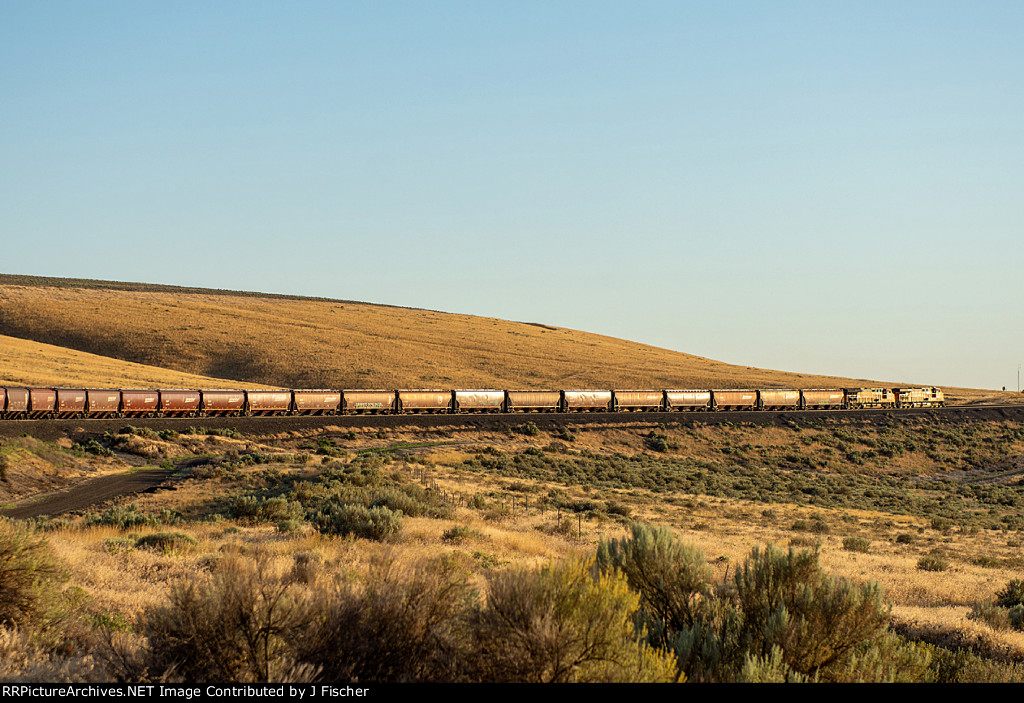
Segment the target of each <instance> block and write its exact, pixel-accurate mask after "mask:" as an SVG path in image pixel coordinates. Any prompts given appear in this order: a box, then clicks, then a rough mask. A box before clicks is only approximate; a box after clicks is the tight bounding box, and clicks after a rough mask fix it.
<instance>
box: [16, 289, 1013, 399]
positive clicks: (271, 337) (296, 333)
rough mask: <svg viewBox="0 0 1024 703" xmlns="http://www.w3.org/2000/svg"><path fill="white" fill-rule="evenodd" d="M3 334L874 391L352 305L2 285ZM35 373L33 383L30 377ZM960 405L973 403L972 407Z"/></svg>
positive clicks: (464, 318) (111, 346)
mask: <svg viewBox="0 0 1024 703" xmlns="http://www.w3.org/2000/svg"><path fill="white" fill-rule="evenodd" d="M0 334H5V335H9V336H11V337H17V338H21V339H26V340H34V341H38V342H45V343H47V344H53V345H58V346H61V347H66V348H68V349H72V350H77V351H81V352H88V353H90V354H95V355H98V356H102V357H109V358H112V359H118V360H121V361H128V362H134V363H136V364H144V365H147V366H151V367H161V368H164V369H168V370H171V371H174V372H177V373H178V374H193V375H199V376H206V377H211V378H219V379H232V380H233V381H235V382H238V383H242V384H245V385H253V384H267V385H272V386H284V387H305V388H311V387H343V388H395V387H435V386H436V387H453V386H459V387H464V388H469V387H484V388H487V387H491V388H517V387H519V388H568V387H597V388H609V387H619V388H628V387H634V388H709V387H723V388H729V387H749V386H784V387H786V386H788V387H803V388H808V387H816V386H817V387H836V386H847V385H864V384H869V383H871V381H867V380H865V379H849V378H836V377H827V376H815V375H805V374H796V373H785V372H779V371H771V370H766V369H757V368H752V367H745V366H734V365H730V364H725V363H722V362H718V361H714V360H711V359H706V358H702V357H698V356H693V355H690V354H684V353H680V352H676V351H671V350H668V349H661V348H658V347H652V346H648V345H644V344H638V343H636V342H630V341H628V340H623V339H616V338H612V337H605V336H601V335H596V334H590V333H587V332H580V331H577V330H570V329H561V328H554V327H550V326H547V325H542V324H537V323H521V322H508V321H505V320H499V319H494V318H486V317H475V316H471V315H455V314H449V313H442V312H435V311H429V310H419V309H412V308H400V307H393V306H385V305H373V304H367V303H358V302H351V301H338V300H324V299H314V298H299V297H292V296H281V295H264V294H258V293H237V292H230V291H220V290H205V289H196V288H174V287H171V286H156V285H147V284H134V283H109V282H102V281H81V280H71V279H52V278H38V277H26V276H0ZM32 368H33V369H35V370H36V372H38V369H39V366H38V365H34V366H33V367H32ZM20 375H21V376H25V375H27V371H24V370H23V371H21V372H20ZM8 376H9V377H10V378H11V380H12V381H13V380H14V378H13V376H11V374H10V372H8ZM896 380H897V381H906V382H916V383H922V384H924V383H928V381H927V380H926V379H896ZM49 382H51V383H58V382H65V380H64V378H63V376H60V377H59V378H55V379H53V380H51V381H49ZM66 382H69V383H70V382H71V381H70V379H67V381H66ZM181 384H183V385H195V383H194V382H186V381H181V382H180V383H179V385H181ZM217 385H221V386H222V385H223V383H218V384H217ZM961 395H962V396H963V397H970V398H972V399H974V398H975V396H976V395H977V394H975V395H974V396H972V395H971V394H966V395H965V394H961ZM1011 395H1012V394H1011Z"/></svg>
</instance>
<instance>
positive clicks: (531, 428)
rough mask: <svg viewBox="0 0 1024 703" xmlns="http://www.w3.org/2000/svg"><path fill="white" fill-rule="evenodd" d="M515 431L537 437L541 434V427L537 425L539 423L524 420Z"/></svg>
mask: <svg viewBox="0 0 1024 703" xmlns="http://www.w3.org/2000/svg"><path fill="white" fill-rule="evenodd" d="M515 431H516V432H518V433H519V434H521V435H526V436H527V437H536V436H537V435H539V434H540V428H539V427H537V423H535V422H524V423H523V424H522V425H519V427H517V428H516V430H515Z"/></svg>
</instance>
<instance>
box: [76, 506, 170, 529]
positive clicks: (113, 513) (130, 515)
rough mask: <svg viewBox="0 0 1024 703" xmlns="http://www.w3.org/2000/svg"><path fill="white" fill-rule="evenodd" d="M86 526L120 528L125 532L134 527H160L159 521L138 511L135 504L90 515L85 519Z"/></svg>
mask: <svg viewBox="0 0 1024 703" xmlns="http://www.w3.org/2000/svg"><path fill="white" fill-rule="evenodd" d="M85 522H86V524H87V525H114V526H115V527H120V528H121V529H122V530H127V529H129V528H134V527H157V526H159V525H160V519H159V518H157V517H154V516H152V515H147V514H146V513H143V512H140V511H139V506H138V505H137V504H136V503H132V504H131V505H129V506H127V507H125V506H122V505H118V506H115V507H113V508H109V509H107V510H104V511H103V514H101V515H100V516H98V517H97V516H96V515H95V514H93V515H90V516H88V517H87V518H86V521H85Z"/></svg>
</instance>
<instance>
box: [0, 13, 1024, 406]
mask: <svg viewBox="0 0 1024 703" xmlns="http://www.w3.org/2000/svg"><path fill="white" fill-rule="evenodd" d="M1022 37H1024V3H1021V2H1019V0H1013V1H1009V2H971V3H968V2H955V3H954V2H941V1H937V0H930V1H928V2H847V3H840V2H821V1H820V0H816V1H813V2H781V1H780V2H764V1H760V0H759V1H757V2H742V1H735V2H728V3H712V2H702V3H695V2H683V1H681V0H673V1H670V2H653V1H652V2H639V3H637V2H629V3H627V2H615V3H611V2H595V1H588V2H572V3H569V2H524V1H522V0H518V1H515V2H512V1H510V2H485V1H472V2H470V1H467V2H441V1H438V2H412V1H410V2H390V1H388V0H376V1H374V2H358V3H357V2H342V1H340V0H335V1H329V2H328V1H325V2H304V1H301V0H299V1H295V0H290V1H289V2H257V1H255V0H246V1H244V2H226V1H218V2H212V3H211V2H182V1H175V2H164V3H156V2H137V1H135V0H131V1H129V0H124V1H122V2H103V1H98V0H90V1H89V2H77V1H74V2H71V1H69V2H50V1H46V0H31V1H30V2H21V1H15V0H5V1H4V2H2V3H0V66H2V70H0V163H2V164H3V168H2V169H0V241H2V242H3V248H2V250H0V251H2V253H0V272H5V273H24V274H35V275H46V276H70V277H83V278H102V279H114V280H136V281H146V282H154V283H169V284H181V285H196V286H208V287H217V288H231V289H246V290H262V291H270V292H282V293H296V294H308V295H317V296H328V297H337V298H346V299H354V300H365V301H369V302H381V303H393V304H398V305H406V306H413V307H424V308H431V309H438V310H445V311H451V312H462V313H471V314H477V315H486V316H494V317H501V318H506V319H513V320H526V321H539V322H545V323H550V324H554V325H560V326H565V327H572V328H576V329H584V330H588V331H593V332H600V333H604V334H609V335H614V336H617V337H625V338H630V339H635V340H637V341H642V342H646V343H651V344H656V345H659V346H663V347H668V348H671V349H677V350H680V351H685V352H690V353H695V354H700V355H703V356H708V357H712V358H716V359H721V360H724V361H729V362H733V363H742V364H748V365H752V366H763V367H769V368H779V369H785V370H794V371H808V372H820V373H832V374H838V375H848V376H854V377H865V378H875V379H882V380H893V381H908V382H918V383H929V384H932V383H934V384H939V385H966V386H975V387H988V388H998V387H1000V386H1002V385H1006V386H1007V387H1009V388H1011V389H1012V388H1015V386H1016V382H1017V381H1016V374H1017V364H1018V363H1019V362H1022V361H1024V327H1022V325H1021V316H1020V310H1021V308H1022V305H1024V275H1022V274H1024V261H1022V259H1024V257H1022V254H1024V239H1022V235H1024V229H1022V224H1024V40H1022Z"/></svg>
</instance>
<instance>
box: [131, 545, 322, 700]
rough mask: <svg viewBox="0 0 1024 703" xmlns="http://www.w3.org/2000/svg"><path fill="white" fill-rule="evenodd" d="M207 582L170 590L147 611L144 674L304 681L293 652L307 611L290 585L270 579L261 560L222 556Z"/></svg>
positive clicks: (307, 672) (306, 671) (307, 674)
mask: <svg viewBox="0 0 1024 703" xmlns="http://www.w3.org/2000/svg"><path fill="white" fill-rule="evenodd" d="M218 566H219V568H218V571H217V572H216V573H215V574H214V575H213V576H212V577H211V578H209V579H206V580H198V581H197V580H193V579H190V580H188V581H183V582H179V583H177V584H175V585H173V586H172V588H171V593H170V597H169V601H170V602H169V603H168V604H167V605H166V606H163V607H160V608H156V609H154V610H152V611H151V612H150V613H149V616H148V618H147V620H146V623H145V634H146V636H147V637H148V645H149V646H148V651H147V656H148V661H147V662H146V669H148V670H149V672H150V673H151V675H153V676H154V678H161V677H163V678H166V677H167V676H168V675H171V674H173V676H174V677H176V678H181V679H184V680H186V681H207V680H210V681H223V682H230V683H238V682H266V681H280V680H291V681H308V680H311V678H312V676H313V675H314V674H315V672H314V671H313V670H311V669H310V668H309V667H302V666H298V665H296V664H295V658H294V654H293V653H294V651H295V648H296V647H297V642H298V641H299V640H300V639H301V638H302V637H303V635H304V634H305V632H306V629H307V627H308V625H309V622H310V618H311V617H312V615H311V610H310V607H309V604H308V602H307V601H306V600H305V599H304V598H303V597H302V595H301V591H299V590H297V589H296V588H295V587H293V585H292V584H291V582H285V581H281V580H279V579H277V578H275V577H273V576H272V575H271V574H270V572H269V570H268V568H267V564H266V560H265V559H263V558H262V557H259V558H257V560H256V561H255V562H254V563H253V562H249V561H246V560H243V559H240V558H238V557H225V558H224V559H223V560H222V561H221V563H220V564H219V565H218Z"/></svg>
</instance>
